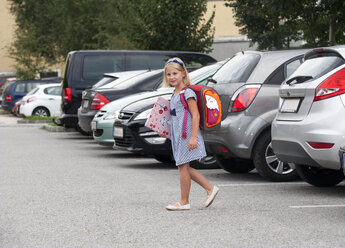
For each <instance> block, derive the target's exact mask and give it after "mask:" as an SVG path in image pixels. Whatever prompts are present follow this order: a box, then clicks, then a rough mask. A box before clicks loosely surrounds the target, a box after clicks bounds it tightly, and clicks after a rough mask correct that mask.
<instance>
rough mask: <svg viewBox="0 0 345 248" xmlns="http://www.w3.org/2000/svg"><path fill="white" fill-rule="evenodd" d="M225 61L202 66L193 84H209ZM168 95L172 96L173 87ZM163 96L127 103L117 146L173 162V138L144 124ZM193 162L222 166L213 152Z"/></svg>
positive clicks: (118, 127) (116, 130) (116, 129)
mask: <svg viewBox="0 0 345 248" xmlns="http://www.w3.org/2000/svg"><path fill="white" fill-rule="evenodd" d="M223 63H224V62H220V63H217V64H214V65H211V66H207V67H204V68H201V69H199V70H197V71H193V72H191V73H190V78H191V81H192V84H202V85H205V84H207V82H208V78H209V77H210V76H212V75H213V74H214V73H215V72H216V71H217V70H218V69H219V67H220V66H221V65H222V64H223ZM168 89H169V91H168V92H166V94H165V95H160V96H161V97H164V98H166V99H168V100H170V98H171V95H172V91H173V88H168ZM158 97H159V96H158V95H157V96H154V97H151V98H146V99H143V100H139V101H135V102H134V103H131V104H129V105H127V106H126V107H124V108H123V109H122V110H121V111H120V112H119V114H118V117H117V118H116V119H115V121H114V132H113V136H114V140H115V143H114V148H115V149H122V150H127V151H131V152H137V153H142V154H146V155H153V156H154V157H155V158H156V159H157V160H158V161H161V162H171V161H173V158H172V151H171V143H170V140H169V139H166V138H162V137H160V136H159V135H158V134H157V133H156V132H154V131H152V130H151V129H149V128H147V127H145V126H144V124H145V122H146V120H147V118H148V115H149V113H150V112H151V109H152V108H153V105H154V104H155V102H156V101H157V98H158ZM192 166H194V167H195V166H197V167H209V168H218V164H217V161H216V160H215V158H214V156H213V155H212V154H208V156H207V157H206V158H203V159H200V160H199V161H193V162H192Z"/></svg>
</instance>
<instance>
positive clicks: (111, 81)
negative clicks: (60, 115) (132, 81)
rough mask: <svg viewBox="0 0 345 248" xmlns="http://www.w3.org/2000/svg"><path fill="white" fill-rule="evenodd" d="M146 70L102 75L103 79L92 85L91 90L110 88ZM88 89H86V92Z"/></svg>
mask: <svg viewBox="0 0 345 248" xmlns="http://www.w3.org/2000/svg"><path fill="white" fill-rule="evenodd" d="M146 71H148V70H135V71H123V72H113V73H104V75H103V78H102V79H101V80H99V81H98V82H97V83H96V84H94V85H92V87H91V89H96V88H112V87H114V86H115V85H116V84H118V83H120V82H122V81H124V80H127V79H129V78H131V77H134V76H136V75H138V74H141V73H144V72H146ZM88 89H89V88H87V89H86V91H87V90H88ZM84 94H85V90H84V91H83V92H82V96H83V95H84Z"/></svg>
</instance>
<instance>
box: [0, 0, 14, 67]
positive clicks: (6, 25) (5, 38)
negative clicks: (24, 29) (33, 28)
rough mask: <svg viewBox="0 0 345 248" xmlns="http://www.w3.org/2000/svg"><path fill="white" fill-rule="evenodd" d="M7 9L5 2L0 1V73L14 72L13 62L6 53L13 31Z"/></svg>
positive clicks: (7, 5)
mask: <svg viewBox="0 0 345 248" xmlns="http://www.w3.org/2000/svg"><path fill="white" fill-rule="evenodd" d="M9 8H10V4H9V2H8V1H7V0H0V10H1V14H0V72H2V71H13V70H14V68H13V65H14V60H13V59H11V58H9V54H8V51H7V47H8V46H9V45H10V44H11V42H12V39H13V36H14V31H15V21H14V17H13V16H12V15H11V13H10V10H9Z"/></svg>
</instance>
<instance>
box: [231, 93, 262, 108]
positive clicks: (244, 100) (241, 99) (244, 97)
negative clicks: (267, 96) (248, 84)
mask: <svg viewBox="0 0 345 248" xmlns="http://www.w3.org/2000/svg"><path fill="white" fill-rule="evenodd" d="M258 90H259V87H255V88H245V89H244V90H243V91H241V92H240V93H239V94H238V95H237V97H236V99H235V101H234V104H233V105H232V108H231V112H240V111H243V110H245V109H246V108H248V106H249V105H250V103H251V102H252V101H253V99H254V97H255V95H256V93H257V92H258Z"/></svg>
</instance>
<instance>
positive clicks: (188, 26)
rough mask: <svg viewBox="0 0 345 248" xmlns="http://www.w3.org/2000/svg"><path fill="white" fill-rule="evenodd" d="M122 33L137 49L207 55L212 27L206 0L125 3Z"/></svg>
mask: <svg viewBox="0 0 345 248" xmlns="http://www.w3.org/2000/svg"><path fill="white" fill-rule="evenodd" d="M121 9H122V10H126V12H121V13H122V16H124V17H125V18H124V19H125V20H126V24H125V25H124V27H125V30H124V32H125V33H127V34H128V36H127V37H128V39H129V40H130V41H131V42H132V43H133V44H134V45H135V46H136V47H137V48H138V49H151V50H186V51H197V52H210V51H211V48H210V47H211V45H212V43H213V36H214V28H212V26H211V25H212V22H213V19H214V14H215V13H214V11H213V13H212V16H211V17H210V18H209V19H208V20H205V18H204V14H205V12H206V10H207V1H205V0H145V1H143V0H128V2H125V3H123V5H122V8H121Z"/></svg>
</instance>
